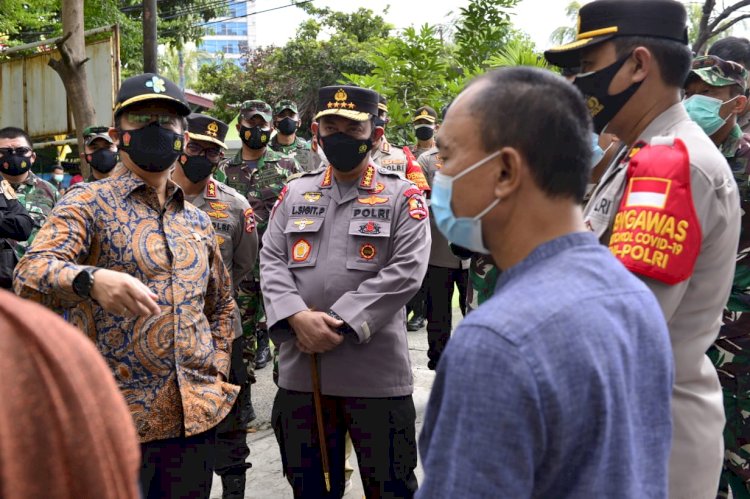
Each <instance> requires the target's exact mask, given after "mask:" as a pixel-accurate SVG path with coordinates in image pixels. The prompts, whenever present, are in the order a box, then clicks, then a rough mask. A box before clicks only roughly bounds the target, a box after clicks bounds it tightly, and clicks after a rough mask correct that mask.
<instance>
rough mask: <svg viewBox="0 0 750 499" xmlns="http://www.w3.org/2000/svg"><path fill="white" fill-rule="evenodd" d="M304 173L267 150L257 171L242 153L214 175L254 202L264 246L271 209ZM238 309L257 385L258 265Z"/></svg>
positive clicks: (261, 318) (261, 317) (261, 321)
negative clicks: (292, 180) (290, 183)
mask: <svg viewBox="0 0 750 499" xmlns="http://www.w3.org/2000/svg"><path fill="white" fill-rule="evenodd" d="M300 172H301V169H300V167H299V165H298V164H297V162H296V161H295V160H294V159H293V158H290V157H287V156H284V155H282V154H280V153H278V152H276V151H274V150H272V149H268V148H267V149H266V152H265V154H264V155H263V156H261V157H260V158H259V159H258V164H257V167H256V168H255V169H253V170H249V169H248V168H247V166H246V164H245V161H243V160H242V150H240V151H238V152H237V154H236V155H235V157H234V158H233V159H231V160H225V161H224V162H222V163H221V165H219V169H218V171H217V172H216V174H215V175H214V177H215V178H217V180H218V179H219V178H223V179H225V180H222V181H223V182H224V183H226V184H227V185H228V186H229V187H232V188H233V189H235V190H237V191H238V192H239V193H240V194H242V195H243V196H245V197H246V198H247V200H248V201H249V202H250V206H251V207H252V209H253V212H254V213H255V219H256V224H257V230H258V241H259V242H261V243H260V245H261V246H262V239H263V234H264V233H265V231H266V227H268V218H269V216H270V214H271V209H272V208H273V205H274V203H276V200H277V199H278V197H279V194H280V193H281V190H282V189H283V188H284V185H286V181H287V179H288V178H289V177H290V176H292V175H293V174H295V173H300ZM237 305H238V306H239V308H240V311H241V313H242V332H243V334H244V336H245V339H246V341H245V352H244V358H245V361H246V364H247V371H248V376H249V377H250V380H251V382H252V383H255V367H254V363H255V349H256V346H257V345H256V340H257V336H258V333H257V330H258V329H265V328H266V325H265V322H266V314H265V311H264V310H263V297H262V295H261V292H260V267H259V264H258V262H256V264H255V267H254V269H253V272H252V274H251V275H250V276H248V278H247V279H245V280H244V281H242V282H241V283H240V285H239V291H238V294H237Z"/></svg>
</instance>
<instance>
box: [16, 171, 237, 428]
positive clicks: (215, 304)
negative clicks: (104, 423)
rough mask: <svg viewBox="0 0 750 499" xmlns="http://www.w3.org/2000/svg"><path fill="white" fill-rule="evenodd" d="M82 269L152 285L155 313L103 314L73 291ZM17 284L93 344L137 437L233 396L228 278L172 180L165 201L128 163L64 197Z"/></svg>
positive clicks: (199, 420)
mask: <svg viewBox="0 0 750 499" xmlns="http://www.w3.org/2000/svg"><path fill="white" fill-rule="evenodd" d="M87 267H88V268H100V269H109V270H114V271H119V272H124V273H127V274H128V275H131V276H134V277H136V278H137V279H138V280H140V281H141V282H143V283H144V284H145V285H146V286H148V288H149V289H150V290H151V291H153V292H154V293H155V294H156V295H157V299H156V302H157V304H158V305H159V308H160V309H161V313H160V314H158V315H154V316H150V317H138V316H134V315H132V314H130V313H127V312H125V311H124V312H123V313H122V314H110V313H108V312H106V311H105V310H104V309H103V308H102V307H101V306H100V305H99V304H98V303H97V302H96V301H94V300H90V299H84V298H82V297H80V296H78V295H77V294H76V293H75V292H74V290H73V287H72V283H73V279H74V278H75V276H76V275H78V273H79V272H81V270H83V269H85V268H87ZM94 279H96V274H95V275H94ZM14 288H15V291H16V292H17V293H18V294H19V295H20V296H22V297H24V298H29V299H33V300H35V301H38V302H41V303H43V304H45V305H47V306H49V307H51V308H54V309H57V310H67V312H68V317H69V320H70V322H72V323H73V324H74V325H76V326H78V327H79V328H80V329H81V330H82V331H84V332H85V333H86V334H87V335H88V336H89V337H90V338H91V340H92V341H93V342H94V343H95V344H96V346H97V347H98V349H99V351H100V352H101V354H102V355H103V356H104V358H105V360H106V361H107V363H108V365H109V367H110V369H111V370H112V372H113V373H114V376H115V379H116V381H117V383H118V386H119V388H120V390H121V391H122V394H123V395H124V397H125V400H126V402H127V404H128V406H129V408H130V411H131V414H132V415H133V418H134V420H135V423H136V427H137V429H138V433H139V436H140V440H141V442H148V441H152V440H160V439H166V438H174V437H180V436H191V435H195V434H198V433H201V432H204V431H206V430H208V429H210V428H213V427H214V426H216V425H217V424H218V423H219V421H221V420H222V419H223V418H224V416H225V415H226V414H227V412H229V409H230V408H231V406H232V404H233V403H234V400H235V398H236V396H237V392H238V387H236V386H234V385H231V384H229V383H225V382H223V381H222V380H221V379H220V377H219V376H218V374H219V373H222V374H223V375H224V377H225V379H227V377H228V373H229V364H230V349H231V342H232V338H233V323H232V314H233V311H234V307H235V305H234V301H233V299H232V288H231V279H230V277H229V274H228V273H227V271H226V269H225V267H224V264H223V262H222V260H221V253H220V250H219V246H218V243H217V241H216V236H215V233H214V229H213V227H212V226H211V221H210V219H209V217H208V215H206V214H205V213H204V212H202V211H200V210H199V209H197V208H196V207H194V206H193V205H192V204H190V203H187V202H185V201H184V197H183V193H182V191H181V190H180V189H179V187H177V186H176V184H174V183H172V182H171V181H170V182H169V183H168V186H167V194H166V202H165V203H164V205H163V207H162V205H161V204H160V202H159V199H158V196H157V193H156V190H154V189H153V188H152V187H149V186H148V185H146V184H145V183H144V182H143V180H141V179H140V177H138V176H136V175H135V174H133V173H132V172H130V171H129V170H127V169H125V168H119V169H118V170H117V171H116V173H115V175H114V176H113V177H110V178H108V179H104V180H101V181H98V182H94V183H91V184H87V185H85V186H83V187H81V188H78V189H76V190H75V191H74V192H71V193H70V194H68V195H66V196H65V197H64V198H63V199H62V200H61V201H60V202H59V203H58V205H57V206H56V207H55V209H54V210H53V211H52V213H51V214H50V216H49V217H48V219H47V223H46V224H45V225H44V227H42V229H41V230H40V231H39V233H38V234H37V238H36V240H35V241H34V244H33V245H32V246H31V248H29V250H28V252H27V253H26V255H25V256H24V258H22V259H21V261H20V262H19V263H18V265H17V267H16V272H15V279H14Z"/></svg>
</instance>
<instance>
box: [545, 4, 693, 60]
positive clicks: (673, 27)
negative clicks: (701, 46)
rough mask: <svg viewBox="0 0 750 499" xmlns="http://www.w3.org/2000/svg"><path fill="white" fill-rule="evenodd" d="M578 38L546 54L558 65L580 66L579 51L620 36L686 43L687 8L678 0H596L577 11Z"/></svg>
mask: <svg viewBox="0 0 750 499" xmlns="http://www.w3.org/2000/svg"><path fill="white" fill-rule="evenodd" d="M576 32H577V33H576V39H575V41H573V42H571V43H567V44H565V45H560V46H557V47H552V48H550V49H549V50H546V51H545V52H544V57H545V58H546V59H547V61H549V62H550V63H551V64H554V65H555V66H562V67H568V66H577V65H578V64H579V63H580V61H579V57H580V51H581V50H582V49H584V48H589V47H593V46H595V45H596V44H599V43H602V42H605V41H607V40H610V39H612V38H614V37H617V36H645V37H652V38H664V39H667V40H674V41H677V42H680V43H684V44H685V45H687V43H688V38H687V12H686V11H685V7H684V6H683V5H682V4H681V3H680V2H678V1H676V0H627V1H624V0H595V1H593V2H591V3H587V4H586V5H584V6H583V7H581V9H580V10H579V11H578V29H577V30H576Z"/></svg>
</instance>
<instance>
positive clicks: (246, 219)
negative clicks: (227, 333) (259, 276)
mask: <svg viewBox="0 0 750 499" xmlns="http://www.w3.org/2000/svg"><path fill="white" fill-rule="evenodd" d="M187 200H188V201H190V202H191V203H193V204H194V205H195V206H196V207H197V208H200V209H201V210H203V211H204V212H206V214H207V215H208V216H209V218H210V219H211V224H212V225H213V226H214V231H215V232H216V240H217V242H218V243H219V249H220V250H221V258H222V260H224V265H225V266H226V267H227V272H229V275H231V276H232V287H233V289H235V290H236V289H237V286H239V284H240V283H241V282H242V281H243V280H244V279H245V277H247V276H249V275H250V273H251V272H252V270H253V267H254V266H255V262H256V260H257V258H258V232H257V231H256V228H255V215H254V214H253V209H252V208H250V203H248V201H247V199H245V198H244V197H243V196H242V195H240V193H239V192H237V191H236V190H234V189H232V188H231V187H229V186H227V185H226V184H223V183H221V182H218V181H216V180H214V179H212V178H209V180H208V183H207V184H206V188H205V189H204V191H203V192H202V193H200V194H198V195H197V196H194V197H192V198H187ZM234 310H235V321H234V326H235V327H234V330H235V333H234V337H235V338H239V337H240V336H242V326H241V321H240V309H239V307H237V308H235V309H234Z"/></svg>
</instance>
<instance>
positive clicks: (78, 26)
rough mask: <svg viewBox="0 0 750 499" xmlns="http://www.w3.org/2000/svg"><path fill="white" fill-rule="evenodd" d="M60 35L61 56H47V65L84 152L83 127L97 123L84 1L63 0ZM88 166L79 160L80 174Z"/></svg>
mask: <svg viewBox="0 0 750 499" xmlns="http://www.w3.org/2000/svg"><path fill="white" fill-rule="evenodd" d="M61 7H62V28H63V33H64V34H65V36H63V37H62V38H61V39H60V41H59V42H57V44H56V45H57V49H58V50H59V51H60V59H59V60H58V59H54V58H52V59H50V61H49V63H48V64H49V66H50V67H51V68H52V69H54V70H55V71H56V72H57V74H58V75H59V76H60V79H61V80H62V83H63V86H64V87H65V93H66V95H67V97H68V103H69V106H70V107H71V108H72V111H73V123H74V125H75V127H76V137H77V138H78V151H79V152H81V153H82V152H84V146H83V129H84V128H86V127H87V126H91V125H93V124H95V122H96V111H95V110H94V103H93V99H92V98H91V94H90V93H89V87H88V83H87V82H86V66H85V63H86V61H88V58H87V57H86V43H85V40H84V36H83V0H62V5H61ZM90 173H91V171H90V169H89V165H88V164H87V163H85V162H84V161H82V162H81V175H83V177H84V178H88V176H89V175H90Z"/></svg>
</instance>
